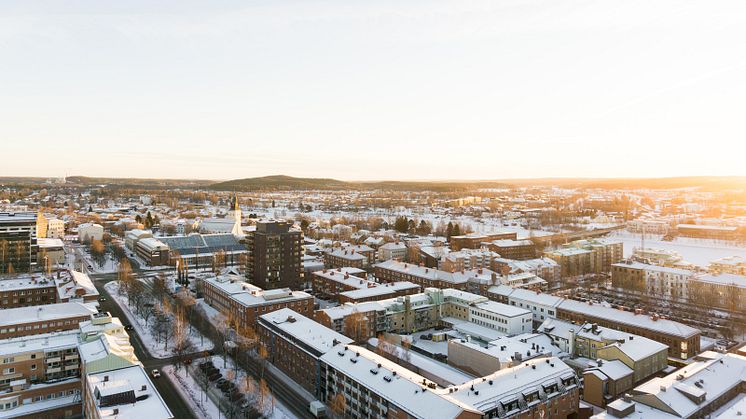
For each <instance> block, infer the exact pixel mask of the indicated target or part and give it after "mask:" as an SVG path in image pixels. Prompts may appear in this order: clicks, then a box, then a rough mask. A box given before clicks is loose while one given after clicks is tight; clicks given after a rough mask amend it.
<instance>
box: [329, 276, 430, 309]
mask: <svg viewBox="0 0 746 419" xmlns="http://www.w3.org/2000/svg"><path fill="white" fill-rule="evenodd" d="M373 284H375V285H374V286H370V287H366V288H361V289H356V290H352V291H344V292H341V293H339V295H338V300H339V303H340V304H345V303H363V302H366V301H378V300H385V299H389V298H396V297H402V296H405V295H412V294H419V293H420V292H422V287H420V286H419V285H417V284H413V283H411V282H407V281H400V282H386V283H384V284H379V283H377V282H373Z"/></svg>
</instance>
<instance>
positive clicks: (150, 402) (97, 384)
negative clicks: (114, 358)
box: [87, 364, 174, 419]
mask: <svg viewBox="0 0 746 419" xmlns="http://www.w3.org/2000/svg"><path fill="white" fill-rule="evenodd" d="M104 377H107V378H108V381H104ZM87 385H88V388H89V389H90V392H91V394H94V393H95V390H96V389H97V388H98V389H99V391H100V392H105V391H106V389H107V386H108V387H115V388H119V389H131V390H133V391H134V393H135V397H136V398H137V399H138V400H137V401H136V402H135V403H122V404H117V405H113V406H107V407H100V406H98V403H96V409H97V410H98V411H99V412H100V414H101V416H103V417H107V416H116V415H114V409H118V410H119V415H118V417H128V418H136V417H140V418H147V419H160V418H173V417H174V416H173V414H172V413H171V410H169V408H168V405H166V402H165V401H164V400H163V398H161V395H160V394H159V393H158V390H156V388H155V386H154V385H153V382H152V381H150V378H148V374H147V373H145V370H144V369H143V367H142V366H141V365H139V364H138V365H132V366H129V367H125V368H120V369H117V370H111V371H105V372H99V373H95V374H88V376H87ZM112 392H116V390H113V391H112ZM143 396H147V397H144V398H143Z"/></svg>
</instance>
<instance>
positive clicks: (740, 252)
mask: <svg viewBox="0 0 746 419" xmlns="http://www.w3.org/2000/svg"><path fill="white" fill-rule="evenodd" d="M609 237H613V238H615V239H618V240H621V241H622V242H623V243H624V256H625V257H629V256H630V255H632V251H633V250H634V248H636V247H641V235H640V234H634V233H630V232H627V231H617V232H614V233H611V235H609ZM645 247H646V248H651V247H652V248H659V249H665V250H673V251H676V252H678V253H679V254H680V255H681V256H682V257H683V258H684V260H685V261H687V262H690V263H693V264H695V265H699V266H703V267H706V266H707V265H709V264H710V262H712V261H713V260H716V259H720V258H723V257H727V256H742V257H744V258H746V247H740V246H737V245H736V244H734V243H732V242H726V241H722V240H712V239H695V238H690V237H677V238H676V239H674V240H673V241H670V242H669V241H663V240H661V237H660V236H652V235H645Z"/></svg>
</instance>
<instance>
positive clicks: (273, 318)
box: [259, 308, 352, 354]
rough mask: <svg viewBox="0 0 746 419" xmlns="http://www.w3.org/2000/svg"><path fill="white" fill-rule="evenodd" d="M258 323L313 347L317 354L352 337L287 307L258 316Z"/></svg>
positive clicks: (344, 342) (347, 342) (346, 341)
mask: <svg viewBox="0 0 746 419" xmlns="http://www.w3.org/2000/svg"><path fill="white" fill-rule="evenodd" d="M259 318H260V323H266V324H270V325H272V326H274V327H276V328H277V329H279V330H281V331H283V332H285V333H286V334H288V335H289V336H292V337H293V338H295V339H297V340H298V341H300V342H302V343H304V344H305V345H307V346H308V347H310V348H312V349H314V350H315V351H316V352H317V353H318V354H323V353H326V352H327V351H328V350H329V349H331V348H332V347H334V346H336V345H338V344H340V343H342V344H349V343H352V339H350V338H348V337H347V336H345V335H343V334H341V333H338V332H335V331H334V330H332V329H329V328H328V327H326V326H324V325H321V324H319V323H317V322H315V321H314V320H311V319H309V318H308V317H306V316H304V315H302V314H299V313H297V312H296V311H294V310H291V309H289V308H282V309H280V310H276V311H273V312H271V313H267V314H264V315H262V316H260V317H259Z"/></svg>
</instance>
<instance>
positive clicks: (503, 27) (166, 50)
mask: <svg viewBox="0 0 746 419" xmlns="http://www.w3.org/2000/svg"><path fill="white" fill-rule="evenodd" d="M745 115H746V2H744V1H743V0H727V1H726V0H724V1H718V0H676V1H668V0H619V1H613V0H552V1H533V0H490V1H469V0H458V1H440V0H428V1H409V0H395V1H385V0H384V1H379V0H377V1H358V0H328V1H316V0H300V1H289V0H288V1H284V0H268V1H241V2H233V1H224V0H211V1H191V0H180V1H173V2H166V1H158V0H148V1H140V0H128V1H106V0H90V1H88V0H77V1H75V0H71V1H66V2H59V1H28V0H18V1H16V0H5V1H2V2H0V176H55V177H58V176H64V175H87V176H111V177H159V178H192V179H235V178H246V177H254V176H265V175H275V174H286V175H291V176H306V177H332V178H338V179H345V180H376V179H507V178H534V177H665V176H693V175H718V176H724V175H746V165H745V164H743V161H744V156H745V153H744V152H746V145H744V144H746V123H744V117H745Z"/></svg>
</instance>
